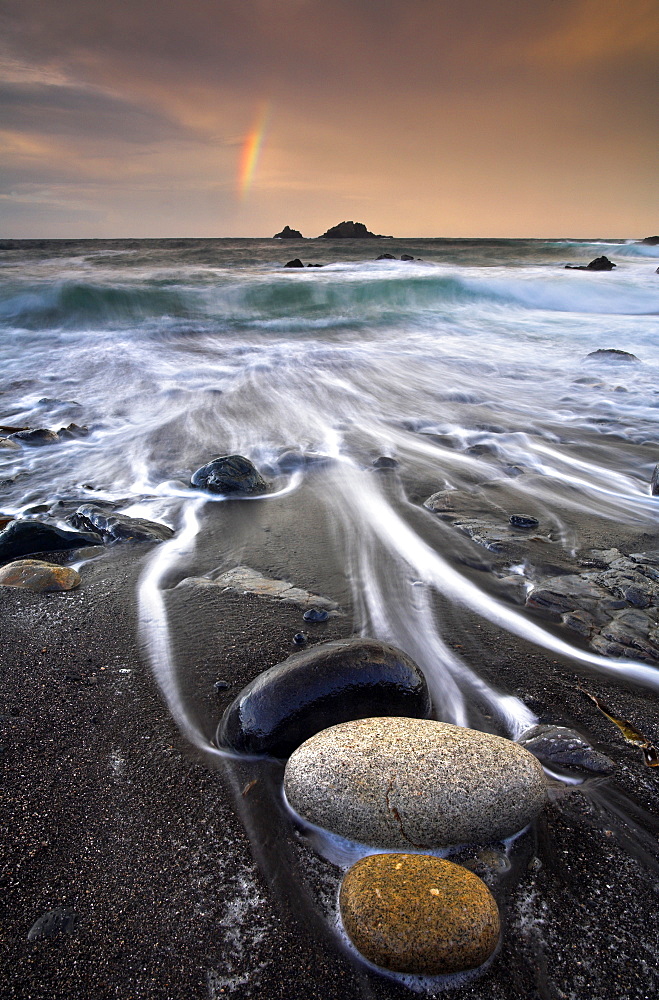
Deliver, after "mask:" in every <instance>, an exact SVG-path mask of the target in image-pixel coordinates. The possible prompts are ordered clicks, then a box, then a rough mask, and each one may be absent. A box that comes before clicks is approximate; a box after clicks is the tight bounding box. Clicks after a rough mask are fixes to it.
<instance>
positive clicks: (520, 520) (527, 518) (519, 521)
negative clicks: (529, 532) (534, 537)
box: [509, 514, 540, 528]
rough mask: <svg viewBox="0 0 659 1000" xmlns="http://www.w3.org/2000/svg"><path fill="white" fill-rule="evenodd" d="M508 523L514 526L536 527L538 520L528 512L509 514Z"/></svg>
mask: <svg viewBox="0 0 659 1000" xmlns="http://www.w3.org/2000/svg"><path fill="white" fill-rule="evenodd" d="M509 520H510V523H511V524H512V526H513V527H514V528H537V527H538V525H539V524H540V522H539V521H538V519H537V517H531V515H530V514H511V515H510V518H509Z"/></svg>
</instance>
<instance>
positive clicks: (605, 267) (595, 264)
mask: <svg viewBox="0 0 659 1000" xmlns="http://www.w3.org/2000/svg"><path fill="white" fill-rule="evenodd" d="M565 267H566V270H568V271H612V270H613V269H614V267H616V265H615V264H614V263H613V261H611V260H609V258H608V257H604V256H602V257H595V260H591V262H590V264H566V265H565Z"/></svg>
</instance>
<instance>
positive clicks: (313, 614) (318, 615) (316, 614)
mask: <svg viewBox="0 0 659 1000" xmlns="http://www.w3.org/2000/svg"><path fill="white" fill-rule="evenodd" d="M302 617H303V619H304V620H305V622H326V621H327V619H328V618H329V612H327V611H324V610H323V609H322V608H309V610H308V611H305V612H304V614H303V615H302Z"/></svg>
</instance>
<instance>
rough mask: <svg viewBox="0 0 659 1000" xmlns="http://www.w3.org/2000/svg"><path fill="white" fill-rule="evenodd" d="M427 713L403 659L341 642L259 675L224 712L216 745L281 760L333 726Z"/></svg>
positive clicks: (412, 668) (426, 699) (387, 649)
mask: <svg viewBox="0 0 659 1000" xmlns="http://www.w3.org/2000/svg"><path fill="white" fill-rule="evenodd" d="M429 711H430V696H429V694H428V688H427V685H426V680H425V677H424V676H423V674H422V673H421V671H420V670H419V668H418V667H417V665H416V664H415V663H414V662H413V660H411V659H410V658H409V656H407V655H406V654H405V653H403V652H402V651H401V650H399V649H396V648H395V647H394V646H390V645H388V644H387V643H385V642H380V641H379V640H377V639H345V640H340V641H338V642H326V643H322V644H321V645H318V646H314V647H313V648H312V649H309V650H307V651H305V652H302V653H294V654H293V655H292V656H290V657H289V658H288V659H287V660H285V661H284V662H283V663H278V664H277V665H276V666H274V667H270V669H269V670H265V671H264V672H263V673H262V674H260V675H259V676H258V677H257V678H256V679H255V680H253V681H252V682H251V683H250V684H248V685H247V687H245V688H243V690H242V691H241V692H240V694H239V695H238V697H237V698H236V699H235V701H234V702H233V704H231V705H230V706H229V708H228V709H227V710H226V712H225V713H224V716H223V718H222V721H221V722H220V725H219V726H218V730H217V743H218V745H219V746H222V747H230V748H231V749H233V750H237V751H239V752H241V753H249V754H264V755H267V756H270V757H288V756H289V754H291V753H292V752H293V751H294V750H295V749H296V748H297V747H299V746H300V744H301V743H304V741H305V740H308V739H309V737H311V736H314V734H316V733H318V732H319V731H320V730H322V729H326V728H327V727H328V726H335V725H336V723H338V722H348V721H350V720H353V719H363V718H364V717H365V716H370V715H374V714H378V715H399V716H425V715H428V713H429Z"/></svg>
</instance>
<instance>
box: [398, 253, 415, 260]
mask: <svg viewBox="0 0 659 1000" xmlns="http://www.w3.org/2000/svg"><path fill="white" fill-rule="evenodd" d="M400 259H401V260H407V261H410V260H414V257H413V256H412V254H411V253H402V254H401V255H400Z"/></svg>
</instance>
